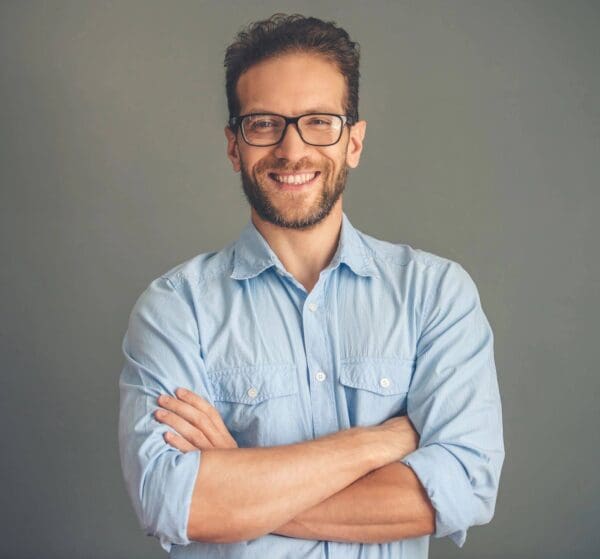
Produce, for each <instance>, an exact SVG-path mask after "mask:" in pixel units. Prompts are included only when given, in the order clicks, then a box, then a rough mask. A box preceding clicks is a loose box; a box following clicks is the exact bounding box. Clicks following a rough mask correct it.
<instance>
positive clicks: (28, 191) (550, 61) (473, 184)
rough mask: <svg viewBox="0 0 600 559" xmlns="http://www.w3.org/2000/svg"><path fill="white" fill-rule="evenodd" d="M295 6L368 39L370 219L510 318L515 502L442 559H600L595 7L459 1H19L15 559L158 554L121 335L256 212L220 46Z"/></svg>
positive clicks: (12, 61) (11, 226)
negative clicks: (120, 441)
mask: <svg viewBox="0 0 600 559" xmlns="http://www.w3.org/2000/svg"><path fill="white" fill-rule="evenodd" d="M275 11H288V12H293V11H298V12H302V13H310V14H312V15H316V16H318V17H322V18H326V19H334V20H336V21H338V22H339V23H340V24H341V25H343V26H344V27H346V28H347V29H348V31H349V32H350V33H351V35H352V36H353V37H354V38H355V39H356V40H358V41H359V42H360V43H361V45H362V53H363V56H362V84H361V115H362V116H363V117H364V118H366V119H367V120H368V130H367V141H366V146H365V151H364V156H363V161H362V163H361V166H360V168H359V169H357V170H356V171H355V172H353V173H352V175H351V178H350V183H349V187H348V193H347V195H346V198H345V209H346V212H347V213H348V215H349V217H350V218H351V220H352V221H353V223H354V224H355V225H356V226H357V227H359V228H360V229H361V230H363V231H365V232H367V233H369V234H371V235H374V236H376V237H380V238H383V239H387V240H391V241H394V242H404V243H408V244H411V245H413V246H415V247H417V248H422V249H424V250H429V251H431V252H435V253H437V254H441V255H443V256H446V257H448V258H452V259H454V260H457V261H458V262H460V263H461V264H462V265H463V266H464V267H465V268H466V269H467V270H468V271H469V272H470V273H471V275H472V276H473V278H474V280H475V281H476V283H477V285H478V287H479V290H480V295H481V299H482V301H483V305H484V309H485V311H486V313H487V315H488V318H489V320H490V322H491V324H492V327H493V329H494V333H495V347H496V363H497V368H498V376H499V382H500V387H501V392H502V398H503V406H504V418H505V438H506V451H507V456H506V461H505V467H504V470H503V477H502V483H501V491H500V494H499V497H498V503H497V508H496V516H495V518H494V520H493V521H492V523H491V524H489V525H487V526H483V527H477V528H472V529H471V530H470V531H469V534H468V538H467V542H466V544H465V547H464V548H463V549H462V550H459V549H458V548H456V547H455V546H454V544H453V543H452V542H450V541H449V540H447V539H441V540H434V539H432V545H431V557H432V558H436V557H437V558H441V557H444V558H446V557H447V558H452V557H459V556H460V557H463V558H467V557H472V558H484V557H485V558H492V557H493V558H502V559H505V558H511V557H514V558H522V557H523V558H524V557H527V558H530V557H531V558H533V557H544V558H563V557H567V556H568V557H570V558H575V557H582V558H583V557H593V556H595V557H597V556H598V554H600V536H599V532H600V531H599V530H598V525H599V524H600V511H599V502H600V499H599V497H600V482H599V481H598V463H599V462H600V451H599V448H600V447H599V443H600V440H599V436H598V426H599V423H600V421H599V415H600V414H599V412H598V397H599V396H600V390H599V388H600V380H599V379H600V376H599V375H598V370H597V365H596V364H597V353H598V348H597V347H596V344H597V343H598V342H597V332H598V327H597V315H598V310H599V309H598V303H599V287H600V285H599V280H598V278H599V277H600V266H599V264H598V260H599V258H598V255H599V251H598V248H597V244H596V243H597V241H598V239H599V238H600V231H599V226H598V220H597V219H596V216H597V213H598V209H599V201H600V200H599V189H598V187H599V180H598V179H599V176H600V172H599V171H600V164H599V161H600V157H599V156H600V149H599V148H600V118H599V117H600V106H599V101H598V99H599V98H600V87H599V85H600V78H599V71H598V68H599V67H600V66H599V60H600V52H599V50H600V49H599V47H600V38H599V33H598V29H599V28H600V3H598V2H581V1H578V2H573V1H569V2H567V1H564V2H551V1H545V2H544V1H539V2H532V1H529V2H507V1H495V2H492V1H455V2H447V1H442V0H439V1H430V0H429V1H424V2H417V1H414V2H381V1H380V2H370V3H367V2H358V1H354V2H345V1H344V2H342V1H337V2H318V3H317V2H309V1H305V2H289V1H278V2H275V1H269V2H267V1H261V2H259V1H253V2H247V1H244V2H242V1H238V2H223V3H219V4H217V2H191V1H190V2H183V1H177V2H166V1H165V2H159V1H152V2H146V1H141V0H136V1H121V2H101V1H96V2H90V1H85V2H84V1H72V2H67V1H54V2H33V1H30V2H17V1H3V2H2V3H1V4H0V80H1V81H0V145H1V150H0V184H1V195H0V196H1V198H0V208H1V210H0V211H1V215H0V233H1V238H2V243H1V247H2V249H1V250H2V254H1V257H2V260H1V261H2V268H1V270H2V271H1V276H0V278H1V287H2V289H1V293H2V298H1V308H0V310H1V316H2V325H1V330H0V349H1V356H2V369H1V377H0V378H1V387H0V406H1V410H2V419H3V420H2V422H1V423H2V426H1V428H0V429H1V430H0V436H1V437H2V439H1V440H2V460H1V466H0V468H1V470H0V472H1V481H2V494H3V496H2V506H1V507H0V515H1V519H0V526H2V528H1V531H2V533H3V536H2V538H0V556H1V557H11V558H17V557H18V558H21V557H35V558H40V557H44V558H54V557H57V558H58V557H60V558H64V557H89V558H95V557H98V558H100V557H110V558H119V557H122V558H128V559H129V558H133V557H144V558H151V557H162V556H163V553H162V550H161V549H160V547H159V545H158V543H157V542H156V541H155V540H154V539H152V538H148V537H146V536H144V535H143V534H142V532H141V531H140V530H139V527H138V525H137V521H136V519H135V517H134V513H133V509H132V507H131V505H130V503H129V501H128V498H127V496H126V494H125V489H124V484H123V481H122V478H121V471H120V466H119V460H118V447H117V435H116V431H117V409H118V387H117V381H118V375H119V372H120V368H121V365H122V357H121V353H120V344H121V340H122V336H123V334H124V331H125V328H126V323H127V317H128V315H129V312H130V310H131V307H132V305H133V303H134V302H135V299H136V298H137V296H138V295H139V294H140V293H141V291H142V290H143V289H144V287H145V286H146V285H147V284H148V283H149V282H150V281H151V280H152V279H153V278H155V277H157V276H158V275H160V274H161V273H162V272H164V271H166V270H167V269H169V268H170V267H172V266H174V265H176V264H177V263H179V262H182V261H183V260H185V259H187V258H190V257H192V256H193V255H195V254H198V253H200V252H204V251H208V250H214V249H218V248H221V247H222V246H223V245H224V244H225V243H227V242H229V241H231V240H233V239H234V238H235V237H236V236H237V235H238V233H239V231H240V229H241V227H242V225H243V224H244V223H245V221H246V220H247V218H248V215H249V214H248V209H247V207H246V204H245V200H244V198H243V196H242V194H241V189H240V186H239V177H238V175H235V174H234V173H233V172H232V171H231V169H230V165H229V162H228V161H227V160H226V157H225V138H224V135H223V132H222V128H223V124H224V121H225V118H226V112H225V101H224V88H223V69H222V59H223V53H224V49H225V46H226V45H227V43H228V42H229V41H230V40H231V38H232V37H233V35H234V33H235V32H236V31H237V30H238V28H239V27H240V26H241V25H243V24H245V23H247V22H249V21H251V20H254V19H258V18H262V17H265V16H268V15H270V14H271V13H273V12H275Z"/></svg>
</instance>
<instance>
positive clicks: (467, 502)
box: [400, 444, 475, 547]
mask: <svg viewBox="0 0 600 559" xmlns="http://www.w3.org/2000/svg"><path fill="white" fill-rule="evenodd" d="M400 462H402V463H403V464H405V465H407V466H410V467H411V468H412V470H413V471H414V472H415V474H416V476H417V477H418V478H419V481H420V482H421V484H422V485H423V487H424V488H425V491H426V492H427V495H428V496H429V500H430V501H431V504H432V505H433V508H434V509H435V512H436V514H435V533H434V536H435V537H436V538H441V537H444V536H448V537H449V538H450V539H451V540H452V541H453V542H454V543H455V544H456V545H457V546H458V547H462V546H463V545H464V543H465V540H466V539H467V528H468V527H469V526H470V525H471V524H472V519H473V518H474V512H475V511H474V509H473V488H472V487H471V484H470V482H469V479H468V478H467V476H466V473H465V470H464V468H463V467H462V465H461V463H460V462H459V461H458V459H457V458H455V457H454V456H453V455H452V454H451V453H450V452H449V451H448V450H447V449H446V448H444V447H443V446H442V445H439V444H431V445H427V446H424V447H421V448H418V449H417V450H415V451H414V452H411V453H410V454H408V455H407V456H405V457H404V458H403V459H402V460H400Z"/></svg>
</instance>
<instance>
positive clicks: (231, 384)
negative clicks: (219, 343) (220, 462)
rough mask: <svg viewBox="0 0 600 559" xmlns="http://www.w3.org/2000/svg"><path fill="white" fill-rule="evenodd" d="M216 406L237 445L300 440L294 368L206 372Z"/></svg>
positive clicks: (254, 445) (262, 367)
mask: <svg viewBox="0 0 600 559" xmlns="http://www.w3.org/2000/svg"><path fill="white" fill-rule="evenodd" d="M208 378H209V383H210V385H211V388H212V392H213V396H214V403H215V407H216V408H217V410H218V412H219V414H220V415H221V417H222V419H223V421H224V423H225V425H226V426H227V428H228V429H229V432H230V433H231V436H232V437H233V438H234V439H235V440H236V442H237V444H238V446H239V447H241V448H242V447H246V448H247V447H257V446H274V445H281V444H290V443H292V442H298V441H300V440H303V429H302V421H301V418H300V405H299V401H298V385H297V374H296V367H295V366H294V365H293V364H284V365H263V366H257V367H236V368H231V369H220V370H218V371H213V372H209V373H208Z"/></svg>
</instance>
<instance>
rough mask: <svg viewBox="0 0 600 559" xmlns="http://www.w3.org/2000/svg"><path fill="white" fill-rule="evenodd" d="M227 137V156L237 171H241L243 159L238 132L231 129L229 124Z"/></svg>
mask: <svg viewBox="0 0 600 559" xmlns="http://www.w3.org/2000/svg"><path fill="white" fill-rule="evenodd" d="M225 137H226V138H227V157H228V158H229V161H231V165H232V166H233V170H234V171H235V172H236V173H239V172H240V169H241V161H240V152H239V146H238V141H237V137H236V134H234V132H233V130H231V128H229V126H225Z"/></svg>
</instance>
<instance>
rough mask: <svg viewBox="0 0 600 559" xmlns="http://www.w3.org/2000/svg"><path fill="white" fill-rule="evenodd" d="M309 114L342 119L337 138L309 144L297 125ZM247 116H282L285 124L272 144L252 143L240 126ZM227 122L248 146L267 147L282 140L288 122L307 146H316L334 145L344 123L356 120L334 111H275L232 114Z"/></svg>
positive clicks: (352, 122) (351, 122)
mask: <svg viewBox="0 0 600 559" xmlns="http://www.w3.org/2000/svg"><path fill="white" fill-rule="evenodd" d="M310 115H325V116H336V117H338V118H339V119H340V120H341V121H342V126H341V127H340V135H339V136H338V139H337V140H336V141H335V142H332V143H330V144H311V143H310V142H307V141H306V140H305V139H304V137H303V136H302V132H301V131H300V127H299V126H298V121H299V120H300V119H301V118H302V117H305V116H310ZM249 116H278V117H280V118H283V119H284V120H285V126H284V127H283V130H282V132H281V136H280V137H279V140H277V141H276V142H273V143H272V144H252V143H250V142H249V141H248V140H247V138H246V134H244V127H243V126H242V121H243V120H244V118H246V117H249ZM228 124H229V128H231V129H232V130H233V131H234V132H237V130H238V128H239V129H240V130H241V132H242V138H244V142H246V143H247V144H248V145H249V146H254V147H258V148H267V147H271V146H276V145H277V144H279V143H280V142H281V141H282V140H283V138H284V137H285V133H286V131H287V127H288V126H289V125H290V124H295V125H296V130H297V131H298V135H299V136H300V138H301V139H302V141H303V142H304V143H305V144H308V145H309V146H316V147H327V146H334V145H335V144H337V143H338V142H339V141H340V139H341V138H342V134H343V133H344V126H346V125H348V126H352V125H354V124H356V122H355V120H354V118H353V117H351V116H347V115H338V114H336V113H304V114H303V115H298V116H285V115H280V114H277V113H248V114H245V115H238V116H232V117H231V118H230V119H229V122H228Z"/></svg>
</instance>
